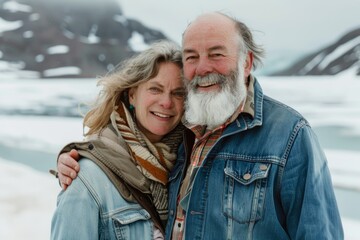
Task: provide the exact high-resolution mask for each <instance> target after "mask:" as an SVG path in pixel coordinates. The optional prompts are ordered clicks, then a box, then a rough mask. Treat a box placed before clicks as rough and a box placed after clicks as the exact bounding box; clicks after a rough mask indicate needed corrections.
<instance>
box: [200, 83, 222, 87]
mask: <svg viewBox="0 0 360 240" xmlns="http://www.w3.org/2000/svg"><path fill="white" fill-rule="evenodd" d="M216 84H217V83H202V84H198V85H197V86H198V87H201V88H207V87H211V86H215V85H216Z"/></svg>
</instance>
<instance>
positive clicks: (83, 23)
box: [0, 0, 166, 78]
mask: <svg viewBox="0 0 360 240" xmlns="http://www.w3.org/2000/svg"><path fill="white" fill-rule="evenodd" d="M164 38H166V36H165V35H164V34H163V33H162V32H160V31H157V30H154V29H150V28H148V27H146V26H145V25H144V24H142V23H141V22H139V21H137V20H136V19H128V18H126V17H125V16H124V14H123V11H122V9H121V6H120V5H119V3H118V1H116V0H92V1H86V0H76V1H73V0H61V1H59V0H46V1H43V0H12V1H9V0H1V1H0V73H3V74H4V73H8V74H9V73H13V74H14V75H15V76H21V77H34V78H38V77H40V78H49V77H95V76H97V75H102V74H105V73H106V72H107V71H108V70H111V69H113V68H114V66H115V65H117V64H118V63H119V62H120V61H121V60H123V59H126V58H128V57H129V56H131V55H133V54H134V53H136V52H138V51H141V50H144V49H145V48H146V47H147V46H148V44H149V43H151V42H153V41H156V40H159V39H164Z"/></svg>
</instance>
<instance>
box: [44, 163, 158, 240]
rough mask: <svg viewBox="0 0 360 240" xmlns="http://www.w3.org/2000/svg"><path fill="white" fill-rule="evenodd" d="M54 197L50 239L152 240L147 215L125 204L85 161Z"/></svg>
mask: <svg viewBox="0 0 360 240" xmlns="http://www.w3.org/2000/svg"><path fill="white" fill-rule="evenodd" d="M79 164H80V169H81V171H80V172H79V174H78V177H77V178H76V179H75V180H74V181H73V182H72V184H71V185H70V186H69V187H68V188H67V189H66V191H61V192H60V194H59V196H58V201H57V208H56V211H55V214H54V216H53V219H52V223H51V239H56V240H59V239H66V240H71V239H86V240H91V239H126V240H127V239H129V240H138V239H147V240H150V239H153V222H152V220H151V217H150V214H149V213H148V212H147V211H146V210H145V209H143V208H142V207H141V206H140V205H139V204H137V203H130V202H127V201H125V200H124V199H123V198H122V196H121V195H120V194H119V192H118V191H117V190H116V188H115V186H114V185H113V184H112V182H111V181H110V180H109V178H108V177H107V176H106V175H105V173H104V172H103V171H102V170H101V169H100V168H99V167H98V165H96V164H95V163H94V162H93V161H91V160H89V159H84V158H83V159H81V160H80V161H79Z"/></svg>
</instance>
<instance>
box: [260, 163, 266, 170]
mask: <svg viewBox="0 0 360 240" xmlns="http://www.w3.org/2000/svg"><path fill="white" fill-rule="evenodd" d="M267 168H268V167H267V166H266V165H265V164H261V165H260V170H261V171H265V170H266V169H267Z"/></svg>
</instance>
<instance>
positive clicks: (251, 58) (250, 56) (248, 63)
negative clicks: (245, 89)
mask: <svg viewBox="0 0 360 240" xmlns="http://www.w3.org/2000/svg"><path fill="white" fill-rule="evenodd" d="M253 61H254V55H253V53H252V52H249V53H248V54H247V56H246V60H245V66H244V68H245V69H244V70H245V71H244V74H245V77H248V76H249V75H250V73H251V69H252V66H253Z"/></svg>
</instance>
